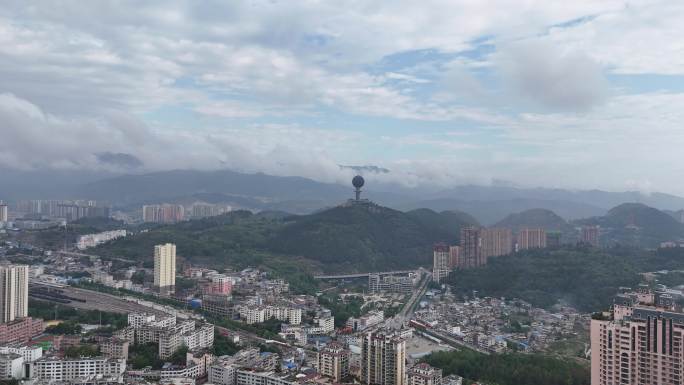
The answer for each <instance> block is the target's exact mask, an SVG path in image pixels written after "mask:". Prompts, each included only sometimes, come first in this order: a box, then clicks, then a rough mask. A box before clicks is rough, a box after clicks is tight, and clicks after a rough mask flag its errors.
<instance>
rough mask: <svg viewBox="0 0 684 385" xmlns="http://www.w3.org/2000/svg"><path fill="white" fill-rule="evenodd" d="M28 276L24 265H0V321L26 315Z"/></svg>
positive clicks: (12, 319) (5, 321)
mask: <svg viewBox="0 0 684 385" xmlns="http://www.w3.org/2000/svg"><path fill="white" fill-rule="evenodd" d="M28 278H29V268H28V266H26V265H4V266H0V311H1V312H2V314H0V322H2V323H7V322H12V321H14V320H15V319H17V318H24V317H26V316H27V315H28Z"/></svg>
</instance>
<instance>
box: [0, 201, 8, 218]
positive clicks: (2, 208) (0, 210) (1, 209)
mask: <svg viewBox="0 0 684 385" xmlns="http://www.w3.org/2000/svg"><path fill="white" fill-rule="evenodd" d="M7 211H8V210H7V205H6V204H4V203H0V222H7V220H8V215H7Z"/></svg>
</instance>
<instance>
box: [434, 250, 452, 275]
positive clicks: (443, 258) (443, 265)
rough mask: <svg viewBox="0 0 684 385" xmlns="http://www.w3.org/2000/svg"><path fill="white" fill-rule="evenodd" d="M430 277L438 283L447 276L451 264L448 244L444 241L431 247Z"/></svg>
mask: <svg viewBox="0 0 684 385" xmlns="http://www.w3.org/2000/svg"><path fill="white" fill-rule="evenodd" d="M432 255H433V257H432V259H433V262H432V279H433V280H434V281H435V282H437V283H440V282H441V281H442V280H444V278H446V277H448V276H449V273H450V272H451V266H450V264H449V260H450V255H449V246H447V245H445V244H444V243H438V244H436V245H434V246H433V248H432Z"/></svg>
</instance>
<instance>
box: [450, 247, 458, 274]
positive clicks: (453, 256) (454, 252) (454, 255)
mask: <svg viewBox="0 0 684 385" xmlns="http://www.w3.org/2000/svg"><path fill="white" fill-rule="evenodd" d="M460 258H461V246H449V269H451V270H453V269H454V268H455V267H456V266H459V261H460Z"/></svg>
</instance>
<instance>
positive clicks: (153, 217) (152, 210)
mask: <svg viewBox="0 0 684 385" xmlns="http://www.w3.org/2000/svg"><path fill="white" fill-rule="evenodd" d="M142 214H143V222H155V223H176V222H180V221H182V220H183V218H184V214H185V209H184V208H183V206H181V205H170V204H163V205H145V206H143V208H142Z"/></svg>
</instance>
